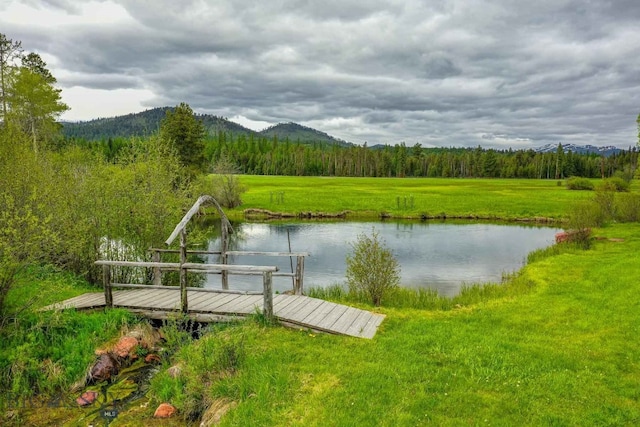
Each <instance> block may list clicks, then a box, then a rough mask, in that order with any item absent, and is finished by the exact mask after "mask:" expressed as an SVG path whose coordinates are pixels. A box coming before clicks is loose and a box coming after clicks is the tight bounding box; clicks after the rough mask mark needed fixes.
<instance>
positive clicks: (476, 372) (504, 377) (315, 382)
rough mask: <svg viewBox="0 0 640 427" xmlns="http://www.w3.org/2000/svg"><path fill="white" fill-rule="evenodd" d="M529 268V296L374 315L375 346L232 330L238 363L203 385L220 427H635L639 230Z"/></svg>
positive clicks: (610, 232)
mask: <svg viewBox="0 0 640 427" xmlns="http://www.w3.org/2000/svg"><path fill="white" fill-rule="evenodd" d="M602 235H603V236H608V237H616V238H623V239H625V240H624V242H610V241H601V242H598V243H596V244H595V246H594V248H593V249H591V250H589V251H582V250H577V249H576V250H574V249H567V250H566V251H564V253H562V254H560V255H557V256H552V257H548V258H544V257H541V258H542V259H539V260H538V261H536V262H533V263H532V264H530V265H529V266H527V267H526V268H525V269H524V270H523V271H522V273H521V278H520V280H527V281H530V282H531V284H532V287H531V288H529V289H528V290H526V291H523V292H522V293H520V294H518V295H510V296H508V297H504V298H498V299H489V300H486V301H483V302H479V303H477V304H474V305H470V306H460V307H458V308H454V309H453V310H449V311H440V310H434V311H430V310H392V309H381V310H380V311H381V312H383V313H384V314H386V315H387V319H386V320H385V322H384V323H383V324H382V328H381V330H380V331H379V333H378V335H377V336H376V338H375V339H374V340H371V341H367V340H361V339H353V338H346V337H338V336H330V335H320V334H312V333H309V332H304V331H298V332H296V331H291V330H287V329H284V328H280V327H275V328H274V327H271V328H262V327H260V326H259V325H257V324H249V325H247V326H243V327H238V328H237V329H236V330H235V331H234V333H235V334H238V335H241V336H243V337H244V339H245V348H246V353H247V355H246V360H245V362H244V363H243V365H242V367H241V369H240V370H239V372H238V373H237V374H236V375H235V376H231V377H228V378H225V379H223V380H221V381H219V382H217V383H215V384H213V385H212V386H211V389H210V393H211V394H212V395H213V396H224V397H226V398H229V399H232V400H235V401H236V402H239V406H238V407H237V409H235V410H234V411H232V412H230V413H229V414H228V415H227V417H226V418H225V419H224V420H223V423H222V424H221V425H227V426H243V425H265V426H266V425H280V426H325V425H336V426H360V425H363V426H365V425H366V426H415V425H439V426H457V425H501V426H514V425H541V426H547V425H554V426H573V425H594V426H602V425H616V426H619V425H630V426H631V425H637V424H638V423H639V422H640V404H639V403H640V402H639V400H640V388H639V387H638V385H639V384H640V338H639V337H640V299H639V298H638V294H639V293H640V280H638V274H637V272H638V269H637V266H638V264H639V262H640V255H638V254H640V226H639V225H633V226H615V227H611V228H608V229H606V230H604V231H602Z"/></svg>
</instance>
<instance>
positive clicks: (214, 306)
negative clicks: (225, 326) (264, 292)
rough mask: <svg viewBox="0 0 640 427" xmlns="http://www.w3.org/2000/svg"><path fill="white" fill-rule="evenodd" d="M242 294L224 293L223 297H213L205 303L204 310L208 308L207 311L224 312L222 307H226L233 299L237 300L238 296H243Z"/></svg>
mask: <svg viewBox="0 0 640 427" xmlns="http://www.w3.org/2000/svg"><path fill="white" fill-rule="evenodd" d="M241 297H242V295H233V294H226V295H223V296H222V297H218V298H215V299H211V300H210V301H209V302H207V303H205V304H204V305H203V306H202V310H203V311H204V310H206V311H211V312H214V313H215V312H223V311H224V310H223V309H222V308H221V307H224V306H225V304H229V303H231V302H232V301H233V300H236V299H238V298H241Z"/></svg>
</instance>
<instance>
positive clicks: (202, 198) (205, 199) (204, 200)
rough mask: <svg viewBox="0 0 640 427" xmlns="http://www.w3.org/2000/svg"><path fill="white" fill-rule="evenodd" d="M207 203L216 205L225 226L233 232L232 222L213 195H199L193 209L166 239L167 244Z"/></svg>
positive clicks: (171, 241)
mask: <svg viewBox="0 0 640 427" xmlns="http://www.w3.org/2000/svg"><path fill="white" fill-rule="evenodd" d="M205 203H211V204H213V205H214V206H215V207H216V209H217V210H218V213H219V214H220V218H221V219H222V222H223V227H224V226H227V227H228V230H229V233H233V227H231V223H230V222H229V219H228V218H227V215H225V213H224V211H223V210H222V207H221V206H220V204H219V203H218V201H217V200H216V199H214V198H213V197H211V196H207V195H204V196H200V197H198V200H196V202H195V203H194V204H193V206H191V209H189V211H188V212H187V213H186V214H185V215H184V217H182V220H181V221H180V222H179V223H178V225H176V228H174V230H173V232H172V233H171V235H170V236H169V238H168V239H167V240H166V241H165V243H166V244H167V246H169V245H170V244H171V243H173V241H174V240H175V239H176V237H178V235H179V234H180V232H181V231H182V230H184V229H185V227H186V226H187V224H188V223H189V221H190V220H191V218H192V217H193V216H194V215H195V214H196V213H197V212H198V211H199V210H200V207H201V206H202V205H204V204H205Z"/></svg>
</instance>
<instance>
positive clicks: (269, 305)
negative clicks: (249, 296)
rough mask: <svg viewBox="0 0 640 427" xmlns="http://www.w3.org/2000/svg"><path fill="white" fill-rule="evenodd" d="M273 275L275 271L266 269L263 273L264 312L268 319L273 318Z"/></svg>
mask: <svg viewBox="0 0 640 427" xmlns="http://www.w3.org/2000/svg"><path fill="white" fill-rule="evenodd" d="M272 277H273V273H271V272H270V271H265V272H264V273H262V279H263V285H264V286H263V291H264V303H263V305H262V313H263V314H264V317H266V318H267V319H272V318H273V289H272V286H271V285H272V283H271V282H272Z"/></svg>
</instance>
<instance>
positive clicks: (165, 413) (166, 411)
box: [153, 403, 177, 418]
mask: <svg viewBox="0 0 640 427" xmlns="http://www.w3.org/2000/svg"><path fill="white" fill-rule="evenodd" d="M176 411H177V409H176V408H175V406H173V405H172V404H170V403H161V404H160V406H158V409H156V412H154V413H153V417H154V418H169V417H170V416H172V415H173V414H175V413H176Z"/></svg>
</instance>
